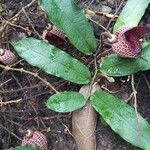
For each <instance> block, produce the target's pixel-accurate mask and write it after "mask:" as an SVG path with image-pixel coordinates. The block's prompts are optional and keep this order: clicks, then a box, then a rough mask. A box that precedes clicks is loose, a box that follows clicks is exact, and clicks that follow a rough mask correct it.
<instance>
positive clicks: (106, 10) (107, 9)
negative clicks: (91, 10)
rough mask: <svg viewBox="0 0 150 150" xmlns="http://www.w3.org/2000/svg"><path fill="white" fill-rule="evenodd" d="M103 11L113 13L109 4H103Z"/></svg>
mask: <svg viewBox="0 0 150 150" xmlns="http://www.w3.org/2000/svg"><path fill="white" fill-rule="evenodd" d="M101 11H102V12H105V13H111V11H112V9H111V8H110V7H109V6H106V5H102V8H101Z"/></svg>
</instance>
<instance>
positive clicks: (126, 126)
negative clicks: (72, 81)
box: [91, 91, 150, 150]
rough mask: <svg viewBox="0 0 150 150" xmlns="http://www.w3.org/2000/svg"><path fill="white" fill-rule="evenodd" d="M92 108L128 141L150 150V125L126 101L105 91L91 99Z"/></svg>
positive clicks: (97, 93) (95, 94) (96, 93)
mask: <svg viewBox="0 0 150 150" xmlns="http://www.w3.org/2000/svg"><path fill="white" fill-rule="evenodd" d="M91 101H92V106H93V107H94V108H95V109H96V111H97V112H99V113H100V114H101V115H102V117H103V118H104V119H105V121H106V122H107V123H108V124H109V126H110V127H111V128H112V129H113V130H114V131H115V132H116V133H118V134H119V135H120V136H121V137H122V138H124V139H125V140H126V141H128V142H130V143H132V144H133V145H135V146H137V147H140V148H142V149H145V150H150V141H149V140H150V125H149V124H148V122H147V121H146V120H145V119H144V118H142V117H141V116H140V115H138V120H137V117H136V113H135V110H134V109H133V108H132V107H131V106H129V105H127V104H126V103H125V102H124V101H121V100H120V99H118V98H116V97H114V96H112V95H111V94H109V93H106V92H104V91H100V92H95V93H94V95H93V96H92V97H91Z"/></svg>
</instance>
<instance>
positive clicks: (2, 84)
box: [0, 78, 12, 87]
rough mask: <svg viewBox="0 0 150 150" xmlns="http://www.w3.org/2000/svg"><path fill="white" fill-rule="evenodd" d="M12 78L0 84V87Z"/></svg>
mask: <svg viewBox="0 0 150 150" xmlns="http://www.w3.org/2000/svg"><path fill="white" fill-rule="evenodd" d="M11 80H12V79H11V78H10V79H8V80H7V81H5V82H3V83H1V84H0V87H1V86H3V85H4V84H6V83H8V82H9V81H11Z"/></svg>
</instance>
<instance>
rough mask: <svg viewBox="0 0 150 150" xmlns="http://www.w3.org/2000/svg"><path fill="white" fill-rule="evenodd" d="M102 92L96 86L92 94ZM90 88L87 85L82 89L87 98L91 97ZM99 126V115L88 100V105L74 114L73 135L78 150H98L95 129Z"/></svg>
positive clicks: (81, 91)
mask: <svg viewBox="0 0 150 150" xmlns="http://www.w3.org/2000/svg"><path fill="white" fill-rule="evenodd" d="M98 90H100V87H99V86H98V85H94V86H93V88H92V92H91V93H94V92H95V91H98ZM89 91H90V86H89V85H86V86H83V87H82V88H81V89H80V91H79V92H80V93H81V94H83V95H84V97H85V98H87V97H88V96H89ZM96 124H97V113H96V112H95V110H94V109H93V107H92V106H91V103H90V101H89V100H88V101H87V103H86V105H85V106H84V107H83V108H82V109H80V110H77V111H75V112H73V114H72V134H73V136H74V138H75V141H76V144H77V149H78V150H96V136H95V128H96Z"/></svg>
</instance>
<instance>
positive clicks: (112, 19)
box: [106, 0, 124, 30]
mask: <svg viewBox="0 0 150 150" xmlns="http://www.w3.org/2000/svg"><path fill="white" fill-rule="evenodd" d="M123 3H124V0H122V1H121V3H120V5H119V7H118V8H117V10H116V11H115V13H114V16H113V17H112V18H111V19H110V20H109V22H108V24H107V27H106V29H107V30H108V28H109V26H110V24H111V22H112V21H113V20H114V18H115V16H116V15H117V13H118V12H119V10H120V8H121V7H122V5H123Z"/></svg>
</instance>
